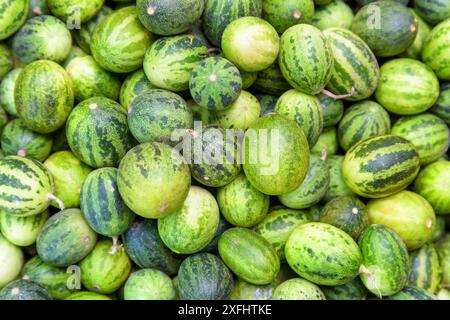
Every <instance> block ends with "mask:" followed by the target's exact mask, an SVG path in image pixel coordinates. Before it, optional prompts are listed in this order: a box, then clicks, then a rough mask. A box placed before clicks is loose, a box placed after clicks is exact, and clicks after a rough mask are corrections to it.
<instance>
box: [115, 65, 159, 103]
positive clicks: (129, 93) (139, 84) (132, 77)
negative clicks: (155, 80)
mask: <svg viewBox="0 0 450 320" xmlns="http://www.w3.org/2000/svg"><path fill="white" fill-rule="evenodd" d="M152 89H156V87H155V86H154V85H152V84H151V83H150V81H148V79H147V76H146V75H145V73H144V70H143V69H139V70H137V71H135V72H133V73H131V74H129V75H128V76H127V77H126V78H125V80H124V82H123V83H122V87H121V88H120V104H121V105H122V106H123V107H124V108H125V110H128V109H129V108H130V105H131V103H132V102H133V100H134V99H135V98H136V97H137V96H138V95H140V94H143V93H146V92H148V91H150V90H152Z"/></svg>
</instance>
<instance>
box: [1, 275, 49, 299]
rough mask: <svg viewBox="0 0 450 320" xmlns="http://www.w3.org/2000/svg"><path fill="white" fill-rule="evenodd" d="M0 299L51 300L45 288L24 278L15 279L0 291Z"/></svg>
mask: <svg viewBox="0 0 450 320" xmlns="http://www.w3.org/2000/svg"><path fill="white" fill-rule="evenodd" d="M0 300H52V298H51V297H50V295H49V293H48V292H47V290H46V289H45V288H44V287H42V286H40V285H38V284H37V283H34V282H32V281H26V280H16V281H13V282H11V283H9V284H8V285H7V286H6V287H4V288H3V289H2V290H1V291H0Z"/></svg>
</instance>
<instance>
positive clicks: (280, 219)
mask: <svg viewBox="0 0 450 320" xmlns="http://www.w3.org/2000/svg"><path fill="white" fill-rule="evenodd" d="M310 221H311V220H310V217H309V215H308V214H307V213H306V212H305V211H302V210H294V209H288V208H277V209H273V210H271V211H270V212H269V214H268V215H267V216H265V217H264V219H263V220H262V221H261V222H260V223H258V224H257V225H256V226H255V227H254V228H253V230H254V231H255V232H256V233H258V234H260V235H261V236H262V237H263V238H264V239H266V240H267V241H269V243H270V244H271V245H272V247H273V248H274V249H275V251H276V252H277V255H278V258H280V261H283V260H285V254H284V248H285V245H286V241H287V240H288V238H289V236H290V235H291V233H292V231H293V230H294V229H295V228H296V227H298V226H299V225H301V224H304V223H308V222H310Z"/></svg>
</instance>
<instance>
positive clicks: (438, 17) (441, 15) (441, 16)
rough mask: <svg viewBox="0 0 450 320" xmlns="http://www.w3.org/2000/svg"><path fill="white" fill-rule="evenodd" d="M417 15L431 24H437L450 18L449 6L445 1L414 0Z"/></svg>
mask: <svg viewBox="0 0 450 320" xmlns="http://www.w3.org/2000/svg"><path fill="white" fill-rule="evenodd" d="M414 8H415V9H416V10H417V13H418V14H419V15H420V16H422V17H423V18H424V19H425V20H427V21H428V22H429V23H431V24H433V25H434V24H437V23H439V22H441V21H444V20H446V19H448V17H449V16H450V4H449V3H448V2H447V1H445V0H415V1H414Z"/></svg>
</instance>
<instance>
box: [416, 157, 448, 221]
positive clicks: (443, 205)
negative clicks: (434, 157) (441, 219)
mask: <svg viewBox="0 0 450 320" xmlns="http://www.w3.org/2000/svg"><path fill="white" fill-rule="evenodd" d="M449 179H450V161H439V162H435V163H432V164H430V165H429V166H427V167H425V168H424V169H423V170H422V171H421V172H420V173H419V175H418V177H417V179H416V181H415V183H414V189H415V190H416V192H417V193H418V194H420V195H421V196H422V197H424V198H425V199H426V200H427V201H428V202H429V203H430V204H431V206H432V207H433V209H434V210H435V212H436V213H437V214H450V186H449V185H448V184H447V181H449Z"/></svg>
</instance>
